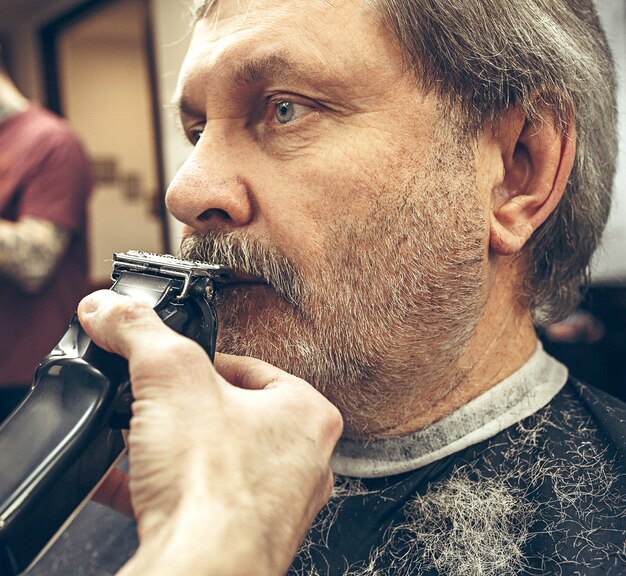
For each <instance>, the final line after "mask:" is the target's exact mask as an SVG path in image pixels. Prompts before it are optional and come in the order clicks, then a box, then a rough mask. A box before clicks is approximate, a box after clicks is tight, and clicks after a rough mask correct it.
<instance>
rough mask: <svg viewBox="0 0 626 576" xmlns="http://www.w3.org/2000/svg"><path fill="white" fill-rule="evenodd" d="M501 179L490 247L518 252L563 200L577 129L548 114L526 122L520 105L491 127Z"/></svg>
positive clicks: (494, 199)
mask: <svg viewBox="0 0 626 576" xmlns="http://www.w3.org/2000/svg"><path fill="white" fill-rule="evenodd" d="M494 135H495V139H496V143H497V149H498V150H499V153H500V154H501V161H502V168H503V178H502V180H501V181H500V182H498V184H497V185H496V186H495V187H494V189H493V191H492V199H491V221H490V237H489V246H490V248H491V249H492V250H493V251H494V252H495V253H496V254H500V255H504V256H508V255H511V254H516V253H518V252H519V251H520V250H521V249H522V247H523V246H524V244H526V242H527V241H528V239H529V238H530V236H531V235H532V234H533V232H534V231H535V230H536V229H537V228H538V227H539V226H541V224H543V222H544V221H545V220H546V218H547V217H548V216H549V215H550V214H551V212H552V211H553V210H554V209H555V208H556V205H557V204H558V203H559V201H560V200H561V197H562V196H563V192H564V191H565V185H566V184H567V180H568V178H569V176H570V173H571V171H572V166H573V165H574V157H575V154H576V128H575V126H574V124H573V122H572V123H571V124H570V126H569V127H568V129H567V131H565V130H563V129H559V128H558V127H557V126H556V125H555V124H554V121H553V120H552V118H551V117H550V116H547V115H546V117H544V118H542V119H538V120H534V121H528V120H527V119H526V116H525V114H524V113H523V111H522V110H521V109H520V108H519V107H513V108H511V109H510V110H508V111H506V112H505V113H504V114H503V116H502V117H501V119H500V120H499V122H498V124H497V126H495V132H494Z"/></svg>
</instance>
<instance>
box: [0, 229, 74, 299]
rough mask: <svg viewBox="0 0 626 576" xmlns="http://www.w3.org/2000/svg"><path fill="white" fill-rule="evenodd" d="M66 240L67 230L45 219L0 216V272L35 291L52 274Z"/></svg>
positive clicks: (68, 235)
mask: <svg viewBox="0 0 626 576" xmlns="http://www.w3.org/2000/svg"><path fill="white" fill-rule="evenodd" d="M69 241H70V232H69V231H68V230H65V229H64V228H62V227H60V226H57V225H56V224H53V223H52V222H49V221H48V220H44V219H41V218H31V217H24V218H21V219H20V220H18V221H17V222H10V221H8V220H2V219H0V275H2V276H4V277H6V278H10V279H11V280H12V281H13V282H14V283H15V284H17V285H18V286H19V287H20V288H21V289H22V290H24V291H25V292H29V293H31V294H34V293H36V292H38V291H39V290H41V289H42V288H43V287H44V285H45V284H46V282H47V281H48V279H49V278H50V277H51V276H52V274H53V272H54V269H55V267H56V265H57V263H58V262H59V260H60V259H61V257H62V256H63V253H64V252H65V250H66V248H67V246H68V244H69Z"/></svg>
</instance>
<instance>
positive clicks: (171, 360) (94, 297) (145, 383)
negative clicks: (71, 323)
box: [78, 290, 225, 400]
mask: <svg viewBox="0 0 626 576" xmlns="http://www.w3.org/2000/svg"><path fill="white" fill-rule="evenodd" d="M78 317H79V320H80V322H81V324H82V326H83V328H84V329H85V331H86V332H87V334H89V336H90V337H91V338H92V339H93V340H94V342H95V343H96V344H98V346H100V347H102V348H104V349H105V350H108V351H109V352H115V353H117V354H119V355H121V356H124V357H125V358H127V359H128V361H129V371H130V374H131V381H132V387H133V395H134V396H135V399H136V400H139V399H140V398H143V397H146V396H150V395H153V393H155V392H157V391H158V392H159V393H162V391H163V390H164V389H165V388H168V389H178V388H180V387H181V386H183V385H184V389H185V390H186V391H187V392H190V391H191V389H192V388H194V387H205V386H206V384H207V382H212V383H214V384H216V385H225V384H224V383H223V381H222V379H221V378H219V377H218V376H217V374H216V373H215V370H214V369H213V366H212V364H211V362H210V361H209V358H208V356H207V355H206V352H205V351H204V350H203V349H202V348H201V347H200V346H199V345H198V344H197V343H195V342H193V341H192V340H190V339H189V338H185V337H184V336H181V335H180V334H177V333H176V332H175V331H174V330H172V329H170V328H168V327H167V326H166V325H165V324H164V323H163V322H162V321H161V319H160V318H159V317H158V316H157V314H156V313H155V312H154V310H153V309H152V308H151V307H150V306H149V305H148V304H146V303H143V302H141V301H138V300H135V299H133V298H129V297H127V296H120V295H119V294H115V293H114V292H112V291H111V290H102V291H100V292H95V293H94V294H91V295H90V296H88V297H87V298H85V299H83V301H82V302H81V303H80V304H79V306H78Z"/></svg>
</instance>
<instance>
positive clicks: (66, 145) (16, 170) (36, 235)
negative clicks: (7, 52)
mask: <svg viewBox="0 0 626 576" xmlns="http://www.w3.org/2000/svg"><path fill="white" fill-rule="evenodd" d="M91 188H92V176H91V167H90V162H89V159H88V157H87V154H86V152H85V150H84V148H83V145H82V144H81V142H80V140H79V138H78V137H77V135H76V134H75V133H74V132H73V131H72V129H71V128H70V127H69V126H68V124H67V123H66V122H65V121H64V120H63V119H61V118H59V117H57V116H55V115H54V114H52V113H51V112H49V111H46V110H44V109H42V108H40V107H38V106H35V105H33V104H31V103H30V102H29V101H28V100H27V99H26V98H25V97H24V96H23V95H22V94H21V93H20V92H19V90H18V89H17V87H16V86H15V84H14V83H13V81H12V80H11V78H10V77H9V74H8V72H7V69H6V66H5V64H4V62H3V59H2V52H1V51H0V421H1V420H2V419H4V417H6V415H7V414H8V413H10V412H11V410H12V409H13V408H14V407H15V406H16V405H17V403H19V401H20V400H21V398H22V397H23V396H24V395H25V393H26V392H27V390H28V387H29V385H30V383H31V381H32V377H33V373H34V370H35V368H36V366H37V364H38V362H39V361H40V360H41V359H42V358H43V357H44V356H45V355H46V354H48V353H49V352H50V350H51V349H52V348H53V346H54V345H55V344H56V342H58V340H59V338H60V337H61V336H62V334H63V332H64V331H65V328H66V327H67V325H68V323H69V321H70V320H71V317H72V313H73V312H74V310H75V309H76V305H77V304H78V302H79V300H80V298H81V297H82V296H84V295H85V294H86V293H87V292H88V288H89V286H88V262H87V260H88V258H87V216H86V206H87V201H88V198H89V195H90V192H91Z"/></svg>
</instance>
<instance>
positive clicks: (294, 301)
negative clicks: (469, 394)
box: [167, 0, 488, 435]
mask: <svg viewBox="0 0 626 576" xmlns="http://www.w3.org/2000/svg"><path fill="white" fill-rule="evenodd" d="M180 104H181V118H182V123H183V126H184V128H185V132H186V134H187V135H188V137H189V139H190V140H191V141H192V142H193V143H194V144H195V147H194V150H193V153H192V154H191V156H190V157H189V158H188V160H187V162H186V163H185V164H184V166H183V167H182V168H181V170H180V171H179V173H178V175H177V176H176V178H175V180H174V181H173V183H172V185H171V187H170V190H169V191H168V198H167V202H168V207H169V208H170V210H171V211H172V212H173V214H174V215H175V216H176V217H177V218H179V219H180V220H182V221H183V222H185V223H186V224H187V225H188V226H190V227H192V228H194V229H195V230H196V234H195V235H190V236H189V237H188V238H187V239H186V240H185V242H184V243H183V255H184V256H186V257H193V258H200V259H206V260H210V261H213V262H216V263H220V264H224V265H229V266H234V267H237V268H239V269H240V270H242V271H243V272H245V273H247V274H248V275H251V277H247V278H246V280H245V281H242V282H240V283H236V284H232V285H229V286H226V287H224V288H223V289H221V290H220V292H219V300H218V314H219V316H220V332H219V338H218V350H220V351H222V352H229V353H233V354H243V355H251V356H256V357H259V358H262V359H264V360H266V361H268V362H270V363H272V364H275V365H277V366H279V367H281V368H283V369H285V370H287V371H289V372H291V373H294V374H296V375H298V376H300V377H302V378H304V379H306V380H308V381H309V382H311V383H312V384H313V385H315V386H316V387H317V388H318V389H320V390H322V391H323V392H324V393H325V394H326V395H327V396H328V397H329V398H330V399H331V401H333V402H335V403H336V404H337V406H338V407H339V408H340V409H341V410H342V412H343V414H344V418H345V420H346V428H347V431H348V433H350V434H353V435H358V434H381V433H393V432H394V431H395V430H394V425H393V424H392V422H393V421H397V420H399V419H402V418H403V417H404V416H406V417H410V413H411V412H413V411H419V410H420V407H422V404H423V405H428V404H430V403H432V402H433V401H434V400H437V399H439V398H442V397H443V396H444V395H445V394H446V393H447V392H449V390H450V388H451V387H452V386H454V385H455V383H456V380H457V379H458V378H459V377H460V375H459V371H458V367H457V361H458V359H459V356H460V355H461V353H462V352H463V350H464V347H465V345H466V344H467V342H468V339H469V337H470V335H471V332H472V329H473V327H474V326H475V323H476V321H477V319H478V317H479V315H480V311H481V309H482V306H483V301H484V287H483V286H484V282H485V278H486V274H487V270H486V264H485V259H486V258H485V256H486V253H487V229H486V226H487V225H486V222H487V214H488V201H487V200H485V199H486V198H487V197H488V194H487V192H486V191H483V190H481V186H480V178H477V174H476V147H475V146H474V145H473V144H468V143H465V144H459V143H458V142H459V140H458V138H455V136H454V131H453V130H452V129H451V128H450V127H449V125H448V123H447V122H446V121H445V119H444V118H442V112H441V107H440V106H439V105H438V104H439V103H438V100H437V98H436V97H435V96H434V95H425V94H423V93H422V92H421V91H420V89H419V88H418V86H417V82H416V81H415V78H414V77H413V76H412V74H411V73H410V72H408V71H407V70H406V68H405V67H404V64H403V61H402V57H401V55H400V52H399V50H398V49H397V48H396V47H395V45H394V44H393V43H392V42H391V41H390V39H389V38H388V37H387V36H386V35H385V33H384V32H383V30H382V29H381V28H380V27H379V26H378V24H377V22H376V19H375V17H374V15H373V13H372V12H371V11H370V10H369V9H367V8H366V7H365V6H364V5H363V2H362V1H358V0H343V1H342V2H337V3H329V2H327V1H326V0H289V2H284V1H280V0H252V1H251V2H250V1H248V0H245V1H244V0H242V1H240V2H237V1H236V0H228V1H227V0H223V1H221V2H219V3H218V5H217V7H215V8H214V10H213V13H212V14H211V15H209V16H208V17H207V18H206V19H205V20H203V21H200V22H199V23H198V24H197V25H196V28H195V31H194V34H193V38H192V42H191V46H190V49H189V52H188V55H187V58H186V60H185V63H184V65H183V69H182V71H181V77H180ZM390 415H393V416H392V417H390Z"/></svg>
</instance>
